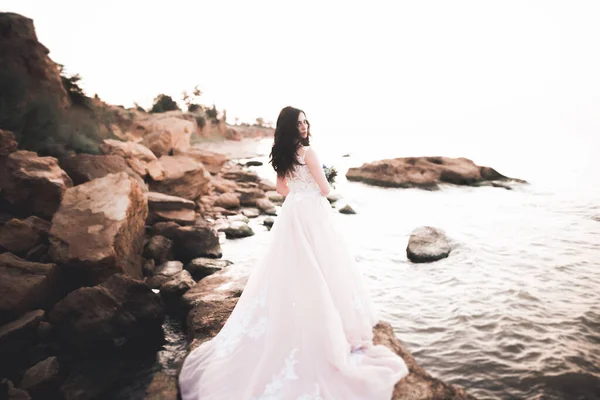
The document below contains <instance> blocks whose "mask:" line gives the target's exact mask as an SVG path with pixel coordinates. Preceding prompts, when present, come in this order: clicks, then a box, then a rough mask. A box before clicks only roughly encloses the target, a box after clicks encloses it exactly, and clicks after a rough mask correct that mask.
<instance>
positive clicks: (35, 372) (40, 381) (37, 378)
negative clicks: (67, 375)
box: [20, 357, 60, 398]
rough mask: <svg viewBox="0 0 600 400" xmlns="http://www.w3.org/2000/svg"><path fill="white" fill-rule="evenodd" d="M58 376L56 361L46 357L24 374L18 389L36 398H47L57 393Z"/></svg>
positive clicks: (58, 369) (58, 370)
mask: <svg viewBox="0 0 600 400" xmlns="http://www.w3.org/2000/svg"><path fill="white" fill-rule="evenodd" d="M59 375H60V368H59V365H58V359H57V358H56V357H48V358H47V359H45V360H44V361H41V362H39V363H37V364H36V365H34V366H33V367H31V368H29V369H28V370H27V371H26V372H25V375H24V376H23V380H22V381H21V385H20V387H21V389H25V390H27V391H28V392H29V393H31V395H32V396H34V397H36V398H37V397H41V396H49V395H50V393H58V384H59Z"/></svg>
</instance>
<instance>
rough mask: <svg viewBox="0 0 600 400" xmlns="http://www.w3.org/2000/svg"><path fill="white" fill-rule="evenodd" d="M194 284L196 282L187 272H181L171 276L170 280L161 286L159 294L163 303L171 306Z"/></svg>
mask: <svg viewBox="0 0 600 400" xmlns="http://www.w3.org/2000/svg"><path fill="white" fill-rule="evenodd" d="M195 284H196V281H194V279H192V275H190V273H189V272H188V271H186V270H183V271H181V272H179V273H178V274H176V275H173V276H172V277H171V279H169V280H168V281H167V282H165V283H163V284H162V285H161V287H160V294H161V296H162V297H163V299H165V302H167V303H169V304H172V303H174V302H176V301H177V300H179V298H181V296H183V295H184V294H185V292H187V291H188V290H190V289H191V288H192V287H193V286H194V285H195Z"/></svg>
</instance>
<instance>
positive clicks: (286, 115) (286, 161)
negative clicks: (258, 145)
mask: <svg viewBox="0 0 600 400" xmlns="http://www.w3.org/2000/svg"><path fill="white" fill-rule="evenodd" d="M300 113H303V114H304V115H305V116H306V113H305V112H304V111H302V110H299V109H297V108H294V107H289V106H288V107H285V108H284V109H283V110H281V112H280V113H279V117H277V126H276V127H275V140H274V141H273V147H272V148H271V154H270V157H269V162H270V163H271V165H272V166H273V169H274V170H275V172H277V176H280V177H284V176H285V175H286V174H287V173H288V172H290V171H292V170H293V169H294V167H295V166H296V165H300V163H299V162H298V160H297V158H296V154H297V153H296V152H297V150H298V148H299V147H300V146H299V145H302V146H309V145H310V123H308V121H307V123H308V131H307V135H306V138H303V137H302V135H301V134H300V129H298V117H299V116H300Z"/></svg>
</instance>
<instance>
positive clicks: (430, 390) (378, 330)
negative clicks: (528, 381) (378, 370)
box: [373, 322, 475, 400]
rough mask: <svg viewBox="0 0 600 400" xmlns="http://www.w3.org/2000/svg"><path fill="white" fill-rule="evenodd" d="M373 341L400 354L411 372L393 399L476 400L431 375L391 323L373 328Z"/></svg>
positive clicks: (397, 386) (401, 381)
mask: <svg viewBox="0 0 600 400" xmlns="http://www.w3.org/2000/svg"><path fill="white" fill-rule="evenodd" d="M373 335H374V337H373V342H374V343H375V344H381V345H384V346H386V347H388V348H390V349H391V350H392V351H394V353H396V354H398V355H399V356H400V357H402V359H404V362H405V363H406V366H407V367H408V370H409V374H408V375H407V376H406V377H404V378H403V379H401V380H400V381H399V382H398V383H397V384H396V387H395V388H394V393H393V394H392V400H409V399H415V400H420V399H423V400H426V399H453V400H474V399H475V398H474V397H472V396H470V395H468V394H467V393H466V392H465V391H464V389H462V388H459V387H458V386H456V385H451V384H448V383H445V382H443V381H441V380H439V379H436V378H434V377H432V376H431V375H429V374H428V373H427V372H426V371H425V370H424V369H423V368H422V367H421V366H419V364H417V361H416V360H415V359H414V357H413V356H412V355H411V354H410V352H409V351H408V350H407V349H406V347H404V345H403V344H402V343H401V342H400V341H399V340H398V338H396V335H395V334H394V331H393V329H392V327H391V326H390V324H388V323H385V322H380V323H378V324H377V325H376V326H375V328H374V329H373Z"/></svg>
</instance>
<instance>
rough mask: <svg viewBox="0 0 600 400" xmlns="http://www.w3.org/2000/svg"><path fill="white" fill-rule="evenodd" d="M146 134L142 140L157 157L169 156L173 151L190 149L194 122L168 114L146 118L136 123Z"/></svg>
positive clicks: (194, 130) (194, 128)
mask: <svg viewBox="0 0 600 400" xmlns="http://www.w3.org/2000/svg"><path fill="white" fill-rule="evenodd" d="M137 123H138V125H140V126H142V127H144V129H145V130H146V132H148V133H147V134H146V135H145V136H144V139H143V142H142V143H144V144H145V145H147V146H148V148H150V149H151V150H152V151H153V152H154V154H156V156H157V157H161V156H165V155H170V154H172V153H173V152H174V151H179V152H185V151H187V150H189V149H190V137H191V136H192V133H194V132H196V123H195V121H194V122H192V121H189V120H186V119H184V118H181V117H179V116H177V115H173V114H170V113H165V114H162V115H160V114H156V115H151V116H148V118H146V119H144V120H139V121H137Z"/></svg>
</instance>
